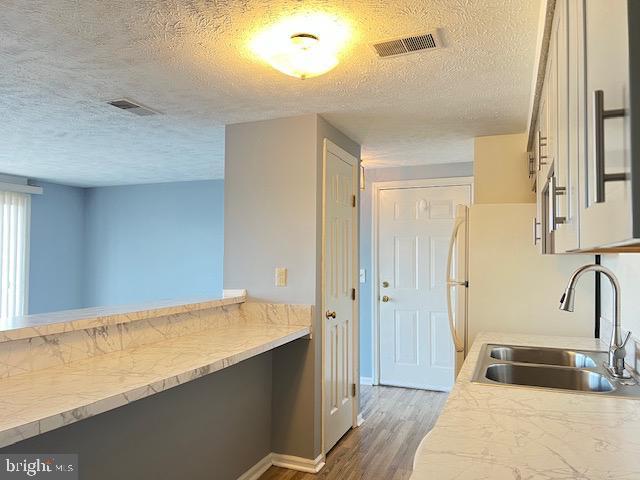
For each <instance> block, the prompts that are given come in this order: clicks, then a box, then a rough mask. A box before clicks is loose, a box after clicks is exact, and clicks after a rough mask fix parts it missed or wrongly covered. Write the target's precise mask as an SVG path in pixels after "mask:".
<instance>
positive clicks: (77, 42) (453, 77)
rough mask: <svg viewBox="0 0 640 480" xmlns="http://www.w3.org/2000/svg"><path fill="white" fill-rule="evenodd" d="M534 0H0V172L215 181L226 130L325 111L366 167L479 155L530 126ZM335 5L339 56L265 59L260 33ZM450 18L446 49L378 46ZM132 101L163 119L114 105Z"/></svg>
mask: <svg viewBox="0 0 640 480" xmlns="http://www.w3.org/2000/svg"><path fill="white" fill-rule="evenodd" d="M539 7H540V5H539V0H394V1H392V2H386V1H373V0H368V1H364V0H343V1H328V0H324V1H322V0H312V1H299V0H288V1H287V0H262V1H257V0H228V1H223V0H182V1H177V0H55V1H51V0H30V1H29V2H25V1H23V0H0V11H1V12H2V14H1V15H0V71H1V72H2V74H1V75H0V113H1V114H2V121H1V122H0V140H1V141H2V147H1V148H0V172H4V173H11V174H18V175H27V176H31V177H37V178H43V179H48V180H53V181H59V182H63V183H70V184H76V185H87V186H88V185H114V184H126V183H145V182H160V181H171V180H190V179H202V178H220V177H222V176H223V158H224V125H225V124H229V123H236V122H244V121H252V120H260V119H268V118H276V117H284V116H291V115H297V114H303V113H321V114H323V116H324V117H325V118H326V119H327V120H329V121H330V122H331V123H333V124H334V125H335V126H336V127H338V128H340V129H341V130H343V131H344V132H345V133H346V134H348V135H349V136H351V137H352V138H353V139H354V140H356V141H358V142H360V143H361V144H362V145H363V158H364V160H365V161H366V162H367V164H369V165H374V166H375V165H393V166H397V165H417V164H430V163H446V162H464V161H470V160H472V159H473V137H475V136H478V135H489V134H497V133H513V132H520V131H524V130H525V128H526V116H527V108H528V102H529V95H530V87H531V78H532V75H533V63H534V56H535V55H534V49H535V42H536V33H537V32H536V28H537V25H538V13H539ZM307 11H313V12H318V11H322V12H328V13H330V14H335V15H339V16H340V17H341V18H343V19H345V20H346V21H347V22H348V23H349V24H350V27H351V31H352V39H351V41H350V42H349V44H348V45H347V47H346V49H345V50H344V52H343V54H342V60H341V63H340V64H339V65H338V67H337V68H336V69H335V70H333V71H331V72H329V73H328V74H326V75H324V76H321V77H318V78H314V79H308V80H304V81H302V80H298V79H295V78H291V77H288V76H285V75H283V74H281V73H279V72H276V71H275V70H272V69H271V68H270V67H268V66H266V65H264V64H263V63H262V62H260V61H259V60H258V59H256V58H255V57H254V56H253V55H252V53H251V51H250V50H249V48H248V43H249V40H250V37H251V35H252V33H254V32H257V31H259V30H260V29H261V28H263V27H264V26H266V25H269V24H271V23H273V22H275V21H277V20H278V19H280V18H281V17H283V16H285V15H290V14H294V13H304V12H307ZM435 28H439V29H442V34H443V35H442V37H443V39H444V41H445V48H443V49H440V50H435V51H427V52H422V53H417V54H412V55H406V56H402V57H398V58H391V59H384V60H383V59H379V58H378V57H377V56H376V55H375V52H374V50H373V49H372V47H371V43H373V42H376V41H379V40H384V39H387V38H394V37H398V36H403V35H411V34H416V33H424V32H426V31H432V30H433V29H435ZM121 97H128V98H132V99H134V100H136V101H139V102H141V103H142V104H144V105H147V106H149V107H151V108H153V109H155V110H157V111H159V112H162V115H158V116H152V117H137V116H135V115H132V114H131V113H127V112H124V111H120V110H117V109H115V108H114V107H111V106H109V105H106V104H105V101H106V100H111V99H116V98H121Z"/></svg>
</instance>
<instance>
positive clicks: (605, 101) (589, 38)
mask: <svg viewBox="0 0 640 480" xmlns="http://www.w3.org/2000/svg"><path fill="white" fill-rule="evenodd" d="M634 19H635V20H634ZM637 22H640V1H639V0H606V1H603V0H557V2H556V3H555V10H554V15H553V23H552V24H551V28H550V37H549V43H548V48H549V50H548V55H547V63H546V72H545V77H544V85H543V88H542V95H541V98H540V101H539V107H538V117H537V121H536V122H535V124H534V129H535V130H534V135H533V136H532V141H531V144H530V148H531V153H532V157H533V158H534V163H535V164H536V166H537V167H538V168H537V176H536V189H537V192H538V195H537V199H538V221H540V222H541V225H540V237H541V239H540V242H541V252H542V253H569V252H575V251H588V250H597V249H606V248H621V247H626V246H633V248H634V249H636V250H637V249H638V246H640V157H639V153H638V152H640V127H639V126H638V125H634V124H633V119H634V116H633V115H632V113H633V112H636V117H637V116H639V115H640V113H638V112H640V99H638V98H637V97H638V96H640V87H636V88H635V89H632V88H631V86H633V85H640V59H636V57H640V29H637V28H636V29H631V31H630V30H629V27H628V25H629V24H631V25H635V24H636V23H637ZM630 46H631V47H630ZM634 46H635V48H634ZM634 95H635V97H634ZM633 152H636V157H638V158H637V159H636V161H635V162H634V161H633V156H632V153H633ZM634 179H635V180H634ZM634 186H635V188H634Z"/></svg>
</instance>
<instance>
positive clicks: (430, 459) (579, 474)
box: [411, 333, 640, 480]
mask: <svg viewBox="0 0 640 480" xmlns="http://www.w3.org/2000/svg"><path fill="white" fill-rule="evenodd" d="M486 343H498V344H511V345H530V346H546V347H559V348H574V349H584V350H606V349H607V345H606V343H607V342H604V341H603V342H602V343H601V341H599V340H595V339H588V338H573V337H546V336H529V335H516V334H494V333H483V334H481V335H479V336H478V337H477V338H476V341H475V342H474V345H473V347H472V349H471V351H470V352H469V355H468V356H467V360H466V362H465V364H464V365H463V367H462V369H461V371H460V374H459V376H458V379H457V381H456V384H455V386H454V388H453V390H452V392H451V394H450V396H449V399H448V401H447V404H446V406H445V408H444V411H443V413H442V414H441V416H440V418H439V419H438V421H437V423H436V426H435V427H434V429H433V430H432V431H431V432H430V434H429V436H428V437H427V438H426V439H425V441H423V443H422V444H421V446H420V448H419V449H418V452H417V453H416V458H415V464H414V473H413V475H412V476H411V480H422V479H424V480H427V479H429V480H432V479H438V480H446V479H456V480H466V479H492V480H494V479H498V480H501V479H514V480H516V479H518V480H519V479H527V480H550V479H563V480H566V479H583V480H587V479H589V480H591V479H593V480H595V479H625V480H631V479H639V478H640V399H628V398H620V397H612V396H603V395H593V394H581V393H573V392H564V391H553V390H545V389H536V388H528V387H514V386H505V385H489V384H477V383H472V382H471V378H472V376H473V373H474V370H475V367H476V363H477V360H478V356H479V353H480V350H481V347H482V346H483V345H484V344H486Z"/></svg>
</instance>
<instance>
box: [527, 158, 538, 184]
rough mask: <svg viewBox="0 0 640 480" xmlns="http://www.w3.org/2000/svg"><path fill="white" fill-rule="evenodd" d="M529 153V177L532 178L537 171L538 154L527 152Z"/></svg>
mask: <svg viewBox="0 0 640 480" xmlns="http://www.w3.org/2000/svg"><path fill="white" fill-rule="evenodd" d="M527 155H528V156H529V178H531V177H533V176H534V175H535V173H536V166H535V161H536V156H535V155H534V154H533V152H527Z"/></svg>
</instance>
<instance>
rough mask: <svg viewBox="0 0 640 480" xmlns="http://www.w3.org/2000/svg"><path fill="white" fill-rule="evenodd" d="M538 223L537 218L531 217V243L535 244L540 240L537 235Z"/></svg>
mask: <svg viewBox="0 0 640 480" xmlns="http://www.w3.org/2000/svg"><path fill="white" fill-rule="evenodd" d="M538 225H540V222H539V221H538V219H537V218H535V217H534V218H533V244H534V245H537V244H538V240H540V237H539V236H538Z"/></svg>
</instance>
